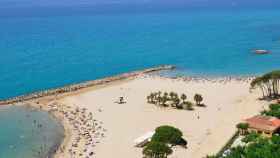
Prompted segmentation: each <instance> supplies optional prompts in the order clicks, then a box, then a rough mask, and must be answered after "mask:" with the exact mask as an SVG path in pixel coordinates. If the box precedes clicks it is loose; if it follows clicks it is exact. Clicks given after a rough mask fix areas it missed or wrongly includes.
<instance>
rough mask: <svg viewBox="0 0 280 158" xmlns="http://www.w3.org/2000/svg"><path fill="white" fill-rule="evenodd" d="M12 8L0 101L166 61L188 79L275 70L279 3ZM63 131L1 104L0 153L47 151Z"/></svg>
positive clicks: (279, 51)
mask: <svg viewBox="0 0 280 158" xmlns="http://www.w3.org/2000/svg"><path fill="white" fill-rule="evenodd" d="M19 10H20V9H19ZM19 10H16V11H15V13H14V12H13V14H7V13H6V12H5V11H3V10H0V64H1V66H0V99H6V98H10V97H15V96H18V95H23V94H26V93H31V92H36V91H39V90H45V89H49V88H55V87H60V86H64V85H67V84H72V83H78V82H82V81H86V80H93V79H100V78H103V77H108V76H112V75H117V74H120V73H124V72H128V71H134V70H141V69H145V68H149V67H153V66H158V65H165V64H170V65H175V66H177V70H176V71H175V73H174V72H173V73H172V74H174V75H188V76H248V75H260V74H262V73H265V72H268V71H272V70H275V69H279V68H280V29H279V28H280V20H279V19H280V10H279V9H278V8H276V9H267V8H265V9H254V8H250V9H246V8H245V9H244V8H243V9H184V8H180V9H169V10H153V9H152V10H151V9H150V10H149V11H141V10H137V11H134V10H133V9H130V10H129V11H120V10H117V11H113V12H106V11H105V12H95V11H91V9H86V11H81V12H80V11H79V9H78V10H75V9H74V10H71V9H61V8H60V9H46V10H41V9H37V10H35V11H30V10H28V11H27V12H22V14H17V13H18V12H19ZM31 10H32V9H31ZM81 10H83V9H81ZM255 49H265V50H269V51H270V52H271V53H270V54H266V55H256V54H254V50H255ZM33 120H37V121H39V122H40V123H41V124H42V125H43V128H44V130H42V129H38V128H36V126H34V124H33ZM57 127H59V128H57ZM38 130H41V131H38ZM62 131H63V129H62V127H60V125H59V123H58V122H57V121H55V120H53V119H52V118H51V117H50V116H49V115H48V114H47V113H44V112H42V111H35V112H34V111H30V110H29V109H28V108H21V107H0V158H35V157H36V156H34V155H36V151H38V150H41V149H42V148H41V147H42V146H43V147H44V151H50V150H51V149H52V148H53V147H54V146H55V145H56V144H57V142H56V140H60V139H57V138H62V136H61V133H63V132H62ZM42 132H43V134H42ZM38 133H40V134H38ZM46 140H47V142H46Z"/></svg>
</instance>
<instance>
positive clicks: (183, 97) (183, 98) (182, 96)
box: [181, 94, 187, 102]
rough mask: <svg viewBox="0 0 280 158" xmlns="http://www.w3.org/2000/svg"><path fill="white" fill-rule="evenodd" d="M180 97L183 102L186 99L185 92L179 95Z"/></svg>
mask: <svg viewBox="0 0 280 158" xmlns="http://www.w3.org/2000/svg"><path fill="white" fill-rule="evenodd" d="M181 99H182V100H183V102H185V101H186V99H187V96H186V94H182V95H181Z"/></svg>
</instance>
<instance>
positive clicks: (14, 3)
mask: <svg viewBox="0 0 280 158" xmlns="http://www.w3.org/2000/svg"><path fill="white" fill-rule="evenodd" d="M150 4H152V5H160V6H162V5H182V4H183V5H186V6H239V5H241V6H242V5H246V6H275V5H278V6H280V0H0V8H18V7H49V6H56V7H60V6H98V5H150Z"/></svg>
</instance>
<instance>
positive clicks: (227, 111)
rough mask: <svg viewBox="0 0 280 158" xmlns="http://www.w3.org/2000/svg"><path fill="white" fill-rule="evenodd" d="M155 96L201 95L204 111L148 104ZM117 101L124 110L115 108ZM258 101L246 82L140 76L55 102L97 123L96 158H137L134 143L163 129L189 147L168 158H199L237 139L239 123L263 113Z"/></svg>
mask: <svg viewBox="0 0 280 158" xmlns="http://www.w3.org/2000/svg"><path fill="white" fill-rule="evenodd" d="M156 91H163V92H164V91H167V92H170V91H174V92H177V93H179V94H180V93H185V94H187V96H188V100H190V101H193V96H194V94H195V93H200V94H202V96H203V97H204V101H203V103H205V104H206V105H207V107H195V110H194V111H186V110H177V109H172V108H160V107H157V106H155V105H152V104H148V103H147V101H146V97H147V95H149V94H150V93H151V92H156ZM120 96H123V97H124V98H125V101H126V102H127V103H126V104H116V103H115V102H116V101H117V100H118V98H119V97H120ZM259 96H260V93H259V92H254V93H250V92H249V82H248V81H247V82H246V81H237V80H227V81H219V80H218V79H211V80H199V81H198V80H190V81H183V80H182V79H169V78H163V77H155V76H153V77H146V76H145V77H143V76H142V77H138V78H136V79H134V80H129V81H126V82H121V83H117V84H111V85H110V86H104V87H102V88H94V87H93V88H88V89H87V90H85V91H82V92H79V93H75V94H73V95H68V96H66V97H63V98H61V99H59V100H58V102H59V103H60V104H64V105H67V106H73V107H80V108H87V109H88V111H90V112H92V113H93V116H94V118H95V119H97V120H100V121H101V123H102V126H103V127H104V128H105V129H106V133H105V137H104V138H102V139H101V141H100V142H98V144H97V145H96V146H95V147H94V149H93V150H94V153H95V157H97V158H110V157H125V158H131V157H134V158H141V157H142V149H141V148H136V147H134V140H135V139H136V138H138V137H140V136H142V135H143V134H145V133H147V132H149V131H152V130H154V129H155V128H156V127H158V126H161V125H172V126H175V127H177V128H179V129H181V130H182V131H183V134H184V138H185V139H186V140H187V141H188V149H184V148H180V147H176V148H175V150H174V153H173V154H172V155H171V156H170V157H171V158H183V157H192V158H202V157H204V156H206V155H207V154H215V153H216V152H218V151H219V150H220V149H221V148H222V147H223V145H225V143H226V142H227V141H228V140H229V139H230V137H231V136H232V135H233V134H234V133H235V131H236V128H235V125H236V124H237V123H239V122H240V121H242V120H243V119H245V118H247V117H250V116H253V115H256V114H258V112H259V111H261V110H262V109H263V108H264V106H265V105H266V104H267V103H266V102H264V101H259V100H258V97H259ZM198 116H199V119H198ZM65 151H67V150H65Z"/></svg>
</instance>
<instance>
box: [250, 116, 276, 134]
mask: <svg viewBox="0 0 280 158" xmlns="http://www.w3.org/2000/svg"><path fill="white" fill-rule="evenodd" d="M246 122H247V123H248V124H249V127H250V128H255V129H258V130H262V131H275V130H277V129H279V128H280V119H278V118H276V117H270V116H261V115H258V116H254V117H252V118H249V119H246Z"/></svg>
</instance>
